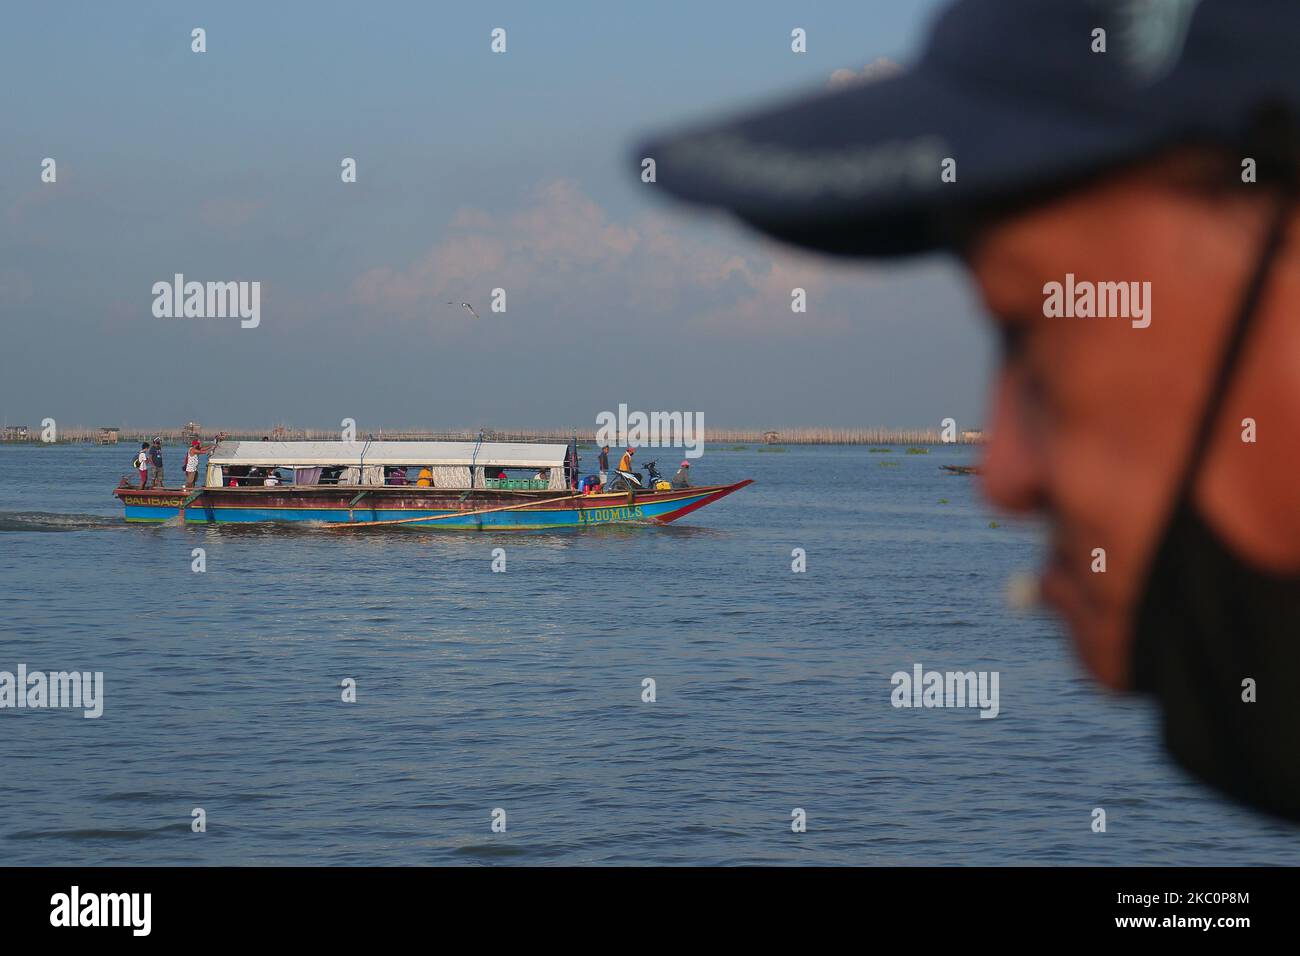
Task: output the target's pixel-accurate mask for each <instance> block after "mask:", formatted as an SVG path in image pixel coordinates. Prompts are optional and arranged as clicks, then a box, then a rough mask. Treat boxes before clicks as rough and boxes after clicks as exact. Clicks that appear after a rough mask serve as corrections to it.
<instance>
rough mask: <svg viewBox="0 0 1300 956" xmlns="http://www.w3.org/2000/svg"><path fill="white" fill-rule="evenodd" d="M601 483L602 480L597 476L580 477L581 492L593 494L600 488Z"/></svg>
mask: <svg viewBox="0 0 1300 956" xmlns="http://www.w3.org/2000/svg"><path fill="white" fill-rule="evenodd" d="M601 484H602V482H601V480H600V479H599V478H598V477H597V476H595V475H588V476H587V477H586V478H583V479H582V493H583V494H584V495H590V494H595V493H596V492H597V491H599V490H600V486H601Z"/></svg>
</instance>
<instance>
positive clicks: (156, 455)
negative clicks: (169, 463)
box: [149, 445, 163, 468]
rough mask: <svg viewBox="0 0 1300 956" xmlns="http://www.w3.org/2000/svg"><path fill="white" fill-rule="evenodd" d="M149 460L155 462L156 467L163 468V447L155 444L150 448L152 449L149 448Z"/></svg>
mask: <svg viewBox="0 0 1300 956" xmlns="http://www.w3.org/2000/svg"><path fill="white" fill-rule="evenodd" d="M149 460H150V461H151V462H153V465H154V467H155V468H161V467H162V463H163V460H162V448H160V447H159V446H157V445H154V446H153V447H152V448H150V449H149Z"/></svg>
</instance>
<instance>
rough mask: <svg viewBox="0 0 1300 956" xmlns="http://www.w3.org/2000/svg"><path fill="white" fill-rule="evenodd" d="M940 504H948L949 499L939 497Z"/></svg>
mask: <svg viewBox="0 0 1300 956" xmlns="http://www.w3.org/2000/svg"><path fill="white" fill-rule="evenodd" d="M939 504H941V505H946V504H948V499H947V498H940V499H939Z"/></svg>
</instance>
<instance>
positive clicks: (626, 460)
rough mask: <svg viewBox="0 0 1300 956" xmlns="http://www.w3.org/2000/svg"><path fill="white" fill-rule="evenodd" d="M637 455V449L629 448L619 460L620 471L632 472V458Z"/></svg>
mask: <svg viewBox="0 0 1300 956" xmlns="http://www.w3.org/2000/svg"><path fill="white" fill-rule="evenodd" d="M635 454H636V449H635V448H629V449H628V450H627V451H625V452H623V457H622V458H620V459H619V460H618V470H619V471H631V470H632V456H633V455H635Z"/></svg>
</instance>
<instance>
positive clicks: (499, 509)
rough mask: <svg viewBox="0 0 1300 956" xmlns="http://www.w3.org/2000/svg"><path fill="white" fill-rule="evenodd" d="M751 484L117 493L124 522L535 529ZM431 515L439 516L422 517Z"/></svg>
mask: <svg viewBox="0 0 1300 956" xmlns="http://www.w3.org/2000/svg"><path fill="white" fill-rule="evenodd" d="M748 484H750V482H749V481H742V482H738V483H737V484H734V485H718V486H710V487H704V488H690V489H682V490H677V491H647V492H640V493H638V494H636V495H635V496H634V497H633V498H632V499H631V500H629V497H628V495H627V493H625V492H618V493H612V494H600V495H587V496H578V497H568V496H566V494H565V493H563V492H562V493H560V495H558V496H557V495H556V493H555V492H553V491H548V492H531V493H528V492H501V493H492V492H489V491H476V492H473V493H471V494H469V495H465V496H463V497H462V495H461V494H452V493H448V492H437V491H432V490H430V489H416V488H376V489H373V490H371V491H366V492H364V493H360V494H359V493H358V492H357V489H356V488H355V487H348V488H344V489H342V490H336V489H333V488H330V489H323V488H319V487H314V488H295V487H288V488H229V489H227V488H211V489H204V490H202V491H201V492H188V493H187V492H185V491H183V490H164V489H157V490H139V489H133V488H118V489H117V490H116V491H115V492H114V495H115V496H116V497H117V498H119V499H120V500H121V501H122V503H123V505H124V507H125V512H126V520H127V521H131V522H153V523H157V522H163V521H174V520H177V519H178V518H180V517H181V516H182V511H183V512H184V515H183V517H184V521H185V523H187V524H274V523H313V522H314V523H319V524H364V523H369V522H375V523H377V524H376V525H375V526H376V527H387V528H411V529H417V528H450V529H455V530H461V531H465V530H470V531H478V530H506V529H509V530H538V529H547V528H582V527H592V526H596V525H608V524H637V523H644V522H654V523H660V524H663V523H668V522H671V521H675V520H676V519H677V518H680V517H682V516H683V515H685V514H689V513H690V512H691V511H694V510H696V509H698V508H701V507H703V506H704V505H706V504H709V503H711V502H713V501H716V500H718V499H719V498H722V497H725V496H726V495H729V494H731V493H732V492H733V491H736V490H738V489H740V488H743V487H744V486H745V485H748ZM357 498H360V499H361V500H356V499H357ZM557 498H561V499H563V500H560V501H557V500H556V499H557ZM507 509H508V510H507ZM471 512H472V513H471ZM462 513H464V514H462ZM429 518H438V519H441V520H437V521H422V520H421V519H429ZM382 522H395V523H393V524H382Z"/></svg>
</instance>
